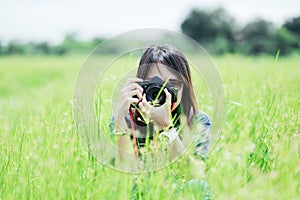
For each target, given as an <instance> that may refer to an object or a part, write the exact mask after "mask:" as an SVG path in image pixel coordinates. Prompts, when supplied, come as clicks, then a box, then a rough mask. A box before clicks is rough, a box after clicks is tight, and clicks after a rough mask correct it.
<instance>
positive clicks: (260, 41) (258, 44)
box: [238, 19, 277, 55]
mask: <svg viewBox="0 0 300 200" xmlns="http://www.w3.org/2000/svg"><path fill="white" fill-rule="evenodd" d="M275 31H276V29H275V27H274V25H273V24H272V23H271V22H268V21H266V20H264V19H256V20H253V21H251V22H249V23H248V24H246V26H245V27H243V28H242V30H241V31H240V39H239V47H238V50H239V51H240V52H242V53H246V54H254V55H257V54H260V53H271V54H273V53H275V52H276V51H277V49H276V41H275Z"/></svg>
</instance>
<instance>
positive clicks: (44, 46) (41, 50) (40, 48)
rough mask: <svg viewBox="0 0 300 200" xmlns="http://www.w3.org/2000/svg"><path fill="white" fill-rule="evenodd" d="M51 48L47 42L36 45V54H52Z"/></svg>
mask: <svg viewBox="0 0 300 200" xmlns="http://www.w3.org/2000/svg"><path fill="white" fill-rule="evenodd" d="M50 51H51V47H50V46H49V44H48V43H47V42H41V43H37V44H35V52H36V53H38V54H50Z"/></svg>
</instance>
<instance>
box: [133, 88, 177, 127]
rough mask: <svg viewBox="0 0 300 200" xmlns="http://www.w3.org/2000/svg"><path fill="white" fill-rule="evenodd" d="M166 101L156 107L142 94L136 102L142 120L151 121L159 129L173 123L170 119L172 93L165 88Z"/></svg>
mask: <svg viewBox="0 0 300 200" xmlns="http://www.w3.org/2000/svg"><path fill="white" fill-rule="evenodd" d="M164 92H165V94H166V102H165V103H164V104H163V105H161V106H158V107H155V106H152V105H151V104H150V103H149V102H147V100H146V95H145V94H144V95H143V98H142V99H143V100H142V101H141V102H140V103H139V104H138V108H139V111H140V112H141V114H142V116H143V118H144V120H145V121H146V122H147V121H150V120H151V121H153V122H154V124H155V125H156V127H157V128H158V129H159V130H161V129H164V128H168V127H170V126H172V125H173V122H172V119H171V99H172V95H171V94H170V93H169V92H168V90H167V89H166V88H165V89H164Z"/></svg>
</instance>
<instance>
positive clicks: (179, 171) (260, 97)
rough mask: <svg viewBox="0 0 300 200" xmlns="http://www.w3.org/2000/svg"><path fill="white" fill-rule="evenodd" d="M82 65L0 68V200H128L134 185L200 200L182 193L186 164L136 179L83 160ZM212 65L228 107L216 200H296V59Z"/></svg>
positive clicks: (212, 162)
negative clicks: (75, 100)
mask: <svg viewBox="0 0 300 200" xmlns="http://www.w3.org/2000/svg"><path fill="white" fill-rule="evenodd" d="M84 57H85V56H83V55H76V56H65V57H63V58H62V57H59V56H51V57H49V56H35V57H29V56H25V57H20V56H13V57H1V58H0V124H1V126H0V170H1V171H0V183H1V184H0V198H1V199H130V197H131V193H132V191H133V187H134V183H135V181H136V183H137V184H138V189H137V193H138V195H139V196H141V197H143V198H145V199H192V198H194V199H195V196H197V195H198V194H199V193H197V190H189V189H188V188H186V187H184V185H185V183H186V182H187V181H188V177H187V175H186V174H187V169H188V168H187V166H186V164H185V162H183V160H181V161H180V160H179V161H178V162H176V163H174V164H172V165H171V166H169V167H167V168H165V169H163V170H160V171H157V172H155V173H150V174H141V175H133V174H127V173H122V172H119V171H116V170H113V169H110V168H107V167H106V166H105V165H103V164H101V163H99V162H97V160H95V159H94V157H93V156H92V155H91V154H90V153H89V152H88V151H86V147H85V146H84V145H83V144H82V141H81V139H80V137H79V136H78V134H77V133H76V130H75V129H74V124H73V119H72V104H71V100H72V96H73V95H72V92H73V87H74V85H73V84H74V80H75V79H76V75H77V73H78V71H79V69H80V64H79V63H82V60H83V59H84ZM103 59H105V58H103ZM119 62H120V64H122V63H123V65H122V66H127V65H130V64H128V62H127V60H120V61H119ZM214 62H215V63H216V64H217V66H218V67H219V70H220V74H221V76H222V79H223V82H224V87H225V90H226V98H227V106H226V120H225V123H224V126H223V129H222V134H221V137H220V138H219V140H218V142H217V144H216V146H215V147H214V148H213V149H212V151H211V152H210V154H209V155H210V156H209V158H208V159H207V160H206V161H205V162H206V165H207V170H206V175H207V182H208V184H209V186H210V188H211V189H212V190H213V192H214V194H215V197H216V199H298V198H299V196H300V185H299V180H300V171H299V166H300V154H299V153H300V152H299V148H300V147H299V144H300V141H299V140H300V135H299V133H300V129H299V110H300V107H299V106H300V104H299V103H300V102H299V84H300V82H299V81H300V80H299V75H300V71H299V67H298V66H299V62H300V58H299V56H294V57H284V58H283V57H279V59H278V60H277V62H275V61H274V57H268V56H263V57H243V56H232V55H227V56H223V57H215V58H214ZM99 64H100V63H99ZM117 69H119V68H117ZM120 70H123V68H120ZM120 70H118V71H115V72H114V71H111V72H108V73H107V75H113V74H119V73H120V72H119V71H120ZM109 80H110V81H111V80H112V79H109ZM117 80H118V79H115V81H117ZM196 80H197V81H196V82H194V86H195V87H196V91H197V93H196V94H197V97H198V98H199V99H200V100H201V105H200V107H201V109H202V110H203V111H205V112H207V113H210V112H211V107H210V99H209V93H208V91H207V90H205V87H202V86H201V85H200V82H201V81H200V79H196ZM103 92H104V93H110V92H112V91H110V89H107V91H106V90H105V89H104V90H103ZM107 112H108V113H106V114H105V116H106V117H107V119H105V120H109V118H110V116H111V114H112V113H111V112H112V110H110V109H108V110H107ZM212 120H213V119H212ZM212 145H213V144H212Z"/></svg>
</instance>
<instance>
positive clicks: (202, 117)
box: [192, 110, 211, 126]
mask: <svg viewBox="0 0 300 200" xmlns="http://www.w3.org/2000/svg"><path fill="white" fill-rule="evenodd" d="M192 120H193V122H194V123H200V124H202V125H204V126H211V120H210V117H209V116H208V114H206V113H205V112H203V111H200V110H198V111H197V112H196V114H195V115H192Z"/></svg>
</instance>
